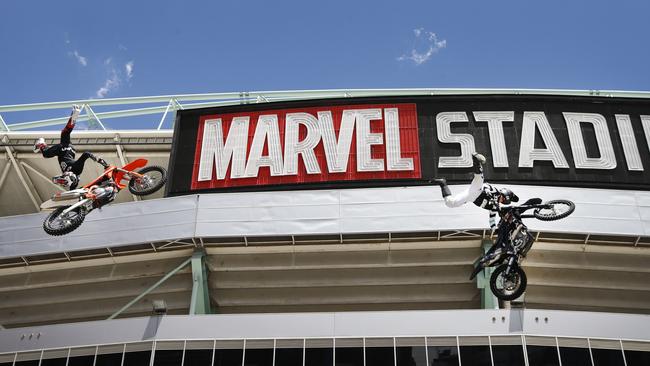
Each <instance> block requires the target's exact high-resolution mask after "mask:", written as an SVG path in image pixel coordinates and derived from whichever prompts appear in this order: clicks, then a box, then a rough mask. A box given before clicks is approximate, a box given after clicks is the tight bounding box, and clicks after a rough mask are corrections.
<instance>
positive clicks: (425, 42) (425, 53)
mask: <svg viewBox="0 0 650 366" xmlns="http://www.w3.org/2000/svg"><path fill="white" fill-rule="evenodd" d="M413 33H414V34H415V42H414V46H413V48H412V49H411V51H410V52H409V53H407V54H403V55H402V56H400V57H398V58H397V60H398V61H407V60H410V61H413V63H415V65H416V66H419V65H422V64H423V63H425V62H427V61H429V59H431V56H433V54H434V53H436V52H438V51H439V50H441V49H443V48H445V47H447V40H444V39H442V40H441V39H438V36H437V35H436V34H435V33H433V32H428V31H426V30H424V28H417V29H414V30H413ZM423 36H424V37H423Z"/></svg>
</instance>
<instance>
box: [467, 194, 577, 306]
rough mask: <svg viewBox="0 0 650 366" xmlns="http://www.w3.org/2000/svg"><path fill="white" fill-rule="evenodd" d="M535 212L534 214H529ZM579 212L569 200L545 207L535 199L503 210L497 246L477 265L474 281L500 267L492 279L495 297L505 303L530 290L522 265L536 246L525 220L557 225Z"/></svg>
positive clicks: (491, 283) (500, 213) (548, 203)
mask: <svg viewBox="0 0 650 366" xmlns="http://www.w3.org/2000/svg"><path fill="white" fill-rule="evenodd" d="M528 210H534V211H533V213H532V215H531V214H528V215H526V214H524V212H525V211H528ZM574 210H575V204H574V203H573V202H571V201H568V200H553V201H548V202H544V203H542V200H541V199H539V198H531V199H529V200H528V201H526V202H525V203H523V204H522V205H519V206H504V207H502V208H500V210H499V215H500V216H501V221H500V222H499V226H498V228H497V239H496V241H495V244H494V245H493V246H492V247H491V248H490V249H489V250H488V251H487V252H486V253H485V254H484V255H483V256H482V257H480V258H479V259H478V260H477V261H476V262H475V263H474V271H473V272H472V275H471V276H470V280H473V279H474V277H476V275H478V274H479V273H480V272H481V271H482V270H483V269H484V268H486V267H495V266H498V267H497V268H496V269H495V270H494V272H493V273H492V276H491V277H490V289H491V290H492V293H493V294H494V295H495V296H496V297H497V298H499V299H501V300H503V301H511V300H514V299H516V298H518V297H519V296H521V294H523V293H524V291H525V290H526V284H527V279H526V273H525V272H524V270H523V269H521V267H520V262H521V261H522V260H523V259H524V258H525V257H526V254H527V253H528V251H529V250H530V248H531V247H532V246H533V242H534V241H535V238H534V237H533V235H532V234H531V233H530V232H529V231H528V227H526V225H525V224H524V223H523V221H522V219H527V218H533V217H534V218H537V219H539V220H542V221H553V220H559V219H563V218H565V217H567V216H569V215H570V214H571V213H573V211H574Z"/></svg>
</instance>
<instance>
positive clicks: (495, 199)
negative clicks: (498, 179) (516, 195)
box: [474, 183, 499, 229]
mask: <svg viewBox="0 0 650 366" xmlns="http://www.w3.org/2000/svg"><path fill="white" fill-rule="evenodd" d="M474 204H475V205H476V206H478V207H480V208H484V209H486V210H488V211H490V227H491V228H492V229H494V228H495V227H496V216H497V212H498V211H499V190H498V189H496V188H495V187H494V186H493V185H491V184H489V183H483V187H482V188H481V193H480V194H479V195H478V197H477V198H476V199H475V200H474Z"/></svg>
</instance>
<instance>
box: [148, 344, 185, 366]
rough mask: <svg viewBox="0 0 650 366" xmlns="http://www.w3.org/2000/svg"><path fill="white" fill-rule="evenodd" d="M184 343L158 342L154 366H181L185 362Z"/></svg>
mask: <svg viewBox="0 0 650 366" xmlns="http://www.w3.org/2000/svg"><path fill="white" fill-rule="evenodd" d="M183 344H184V342H182V341H170V342H156V346H155V348H156V350H155V352H154V356H153V365H154V366H181V363H182V362H183Z"/></svg>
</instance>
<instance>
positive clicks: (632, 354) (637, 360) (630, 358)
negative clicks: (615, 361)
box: [625, 350, 650, 366]
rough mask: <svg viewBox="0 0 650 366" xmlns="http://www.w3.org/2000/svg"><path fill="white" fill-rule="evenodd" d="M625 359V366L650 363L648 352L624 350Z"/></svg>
mask: <svg viewBox="0 0 650 366" xmlns="http://www.w3.org/2000/svg"><path fill="white" fill-rule="evenodd" d="M625 361H626V362H627V366H637V365H638V366H647V365H650V352H643V351H628V350H625Z"/></svg>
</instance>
